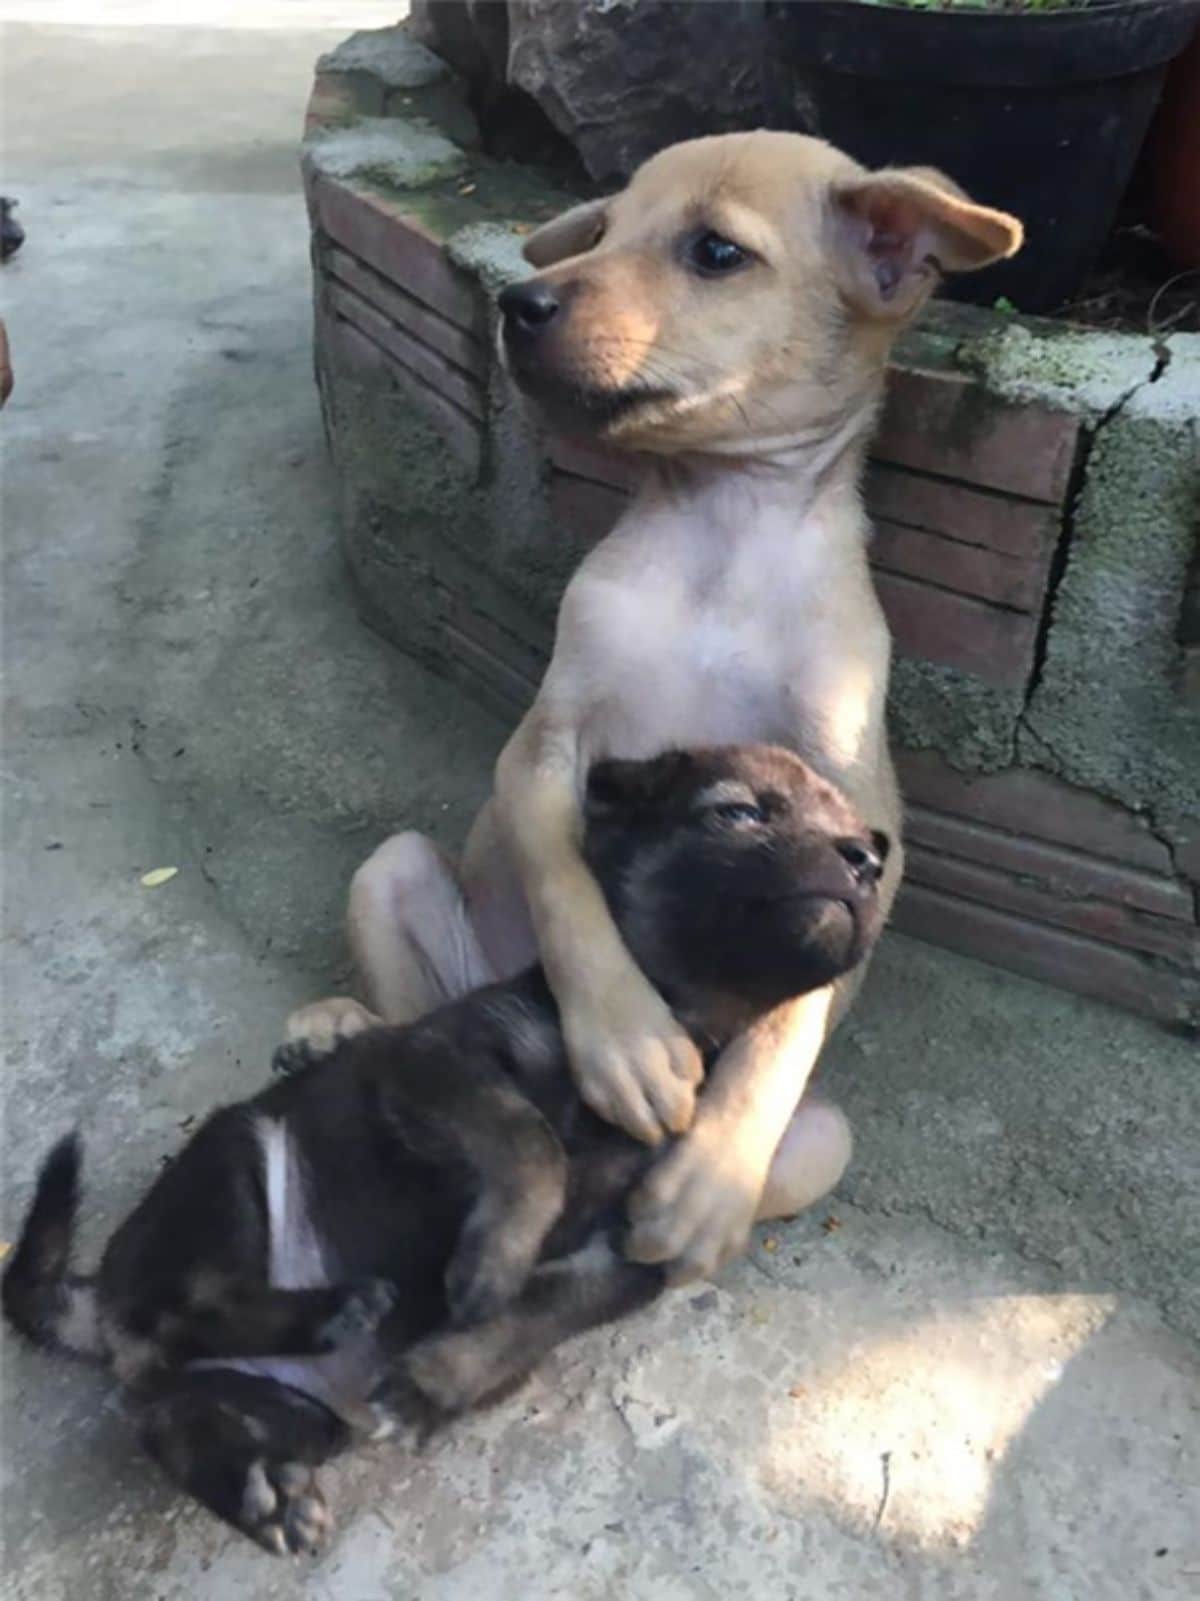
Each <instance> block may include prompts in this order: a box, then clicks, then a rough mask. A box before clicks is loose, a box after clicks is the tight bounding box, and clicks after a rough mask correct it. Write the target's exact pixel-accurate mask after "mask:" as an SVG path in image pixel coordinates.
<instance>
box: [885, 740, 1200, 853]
mask: <svg viewBox="0 0 1200 1601" xmlns="http://www.w3.org/2000/svg"><path fill="white" fill-rule="evenodd" d="M893 754H894V756H895V760H896V770H897V772H898V773H899V775H900V787H901V789H902V790H903V791H904V793H905V796H906V798H907V799H908V800H910V801H916V802H918V803H919V804H920V805H922V806H926V807H932V808H933V809H934V810H937V811H943V812H952V813H954V814H955V815H957V816H960V817H967V818H973V819H974V820H975V821H976V822H979V823H990V824H991V825H992V826H993V827H995V828H1002V829H1009V830H1011V831H1012V832H1014V833H1018V834H1029V835H1032V836H1033V837H1034V838H1035V839H1043V840H1051V841H1053V842H1055V843H1056V844H1059V845H1069V846H1071V847H1072V848H1073V849H1075V850H1080V851H1087V852H1091V853H1092V854H1094V855H1096V856H1103V857H1105V858H1107V859H1108V860H1109V861H1114V862H1125V863H1127V864H1128V865H1129V866H1132V867H1144V868H1146V869H1148V870H1149V871H1150V872H1152V873H1161V874H1163V875H1164V876H1165V877H1168V878H1169V877H1171V876H1172V872H1173V869H1172V864H1171V854H1170V852H1169V851H1168V850H1167V847H1166V846H1165V845H1163V844H1162V843H1161V841H1159V840H1157V839H1155V838H1154V836H1153V835H1152V834H1151V833H1150V831H1149V829H1148V828H1147V827H1146V825H1145V823H1143V821H1142V819H1141V818H1140V817H1137V816H1135V815H1134V813H1132V812H1129V811H1126V809H1125V808H1124V807H1123V806H1119V805H1117V803H1116V802H1115V801H1110V800H1104V799H1103V798H1102V797H1101V796H1099V795H1093V794H1092V793H1091V792H1090V791H1089V790H1085V789H1078V788H1076V787H1075V786H1074V785H1071V784H1064V783H1063V782H1062V780H1061V779H1058V778H1052V777H1051V776H1050V775H1049V774H1048V773H1035V772H1031V771H1030V770H1029V769H1028V768H1025V767H1013V768H1010V769H1009V770H1008V771H1007V772H1004V773H961V772H959V771H958V769H957V768H955V767H951V766H950V764H949V763H948V762H946V761H944V760H943V759H942V757H941V756H939V755H937V753H936V752H934V751H924V750H922V751H915V750H897V751H895V752H894V753H893ZM1198 876H1200V875H1198Z"/></svg>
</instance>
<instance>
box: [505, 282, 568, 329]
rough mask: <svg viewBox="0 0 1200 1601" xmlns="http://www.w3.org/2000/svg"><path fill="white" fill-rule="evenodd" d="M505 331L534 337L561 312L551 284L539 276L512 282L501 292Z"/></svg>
mask: <svg viewBox="0 0 1200 1601" xmlns="http://www.w3.org/2000/svg"><path fill="white" fill-rule="evenodd" d="M499 305H500V310H501V312H502V313H503V316H504V331H505V332H506V333H507V334H508V335H509V336H510V337H511V336H512V335H514V334H519V335H523V336H524V337H525V338H526V339H532V338H533V337H535V336H536V335H537V334H540V333H541V331H542V329H543V328H545V326H546V324H547V323H548V322H551V321H553V319H554V318H555V317H556V316H557V315H558V309H559V300H558V296H557V295H556V294H555V293H554V291H553V289H551V288H550V287H549V285H548V284H543V283H539V282H538V281H537V279H536V278H534V279H532V280H530V282H528V283H523V284H510V285H509V286H508V288H507V289H505V290H504V291H503V293H502V294H501V296H500V301H499Z"/></svg>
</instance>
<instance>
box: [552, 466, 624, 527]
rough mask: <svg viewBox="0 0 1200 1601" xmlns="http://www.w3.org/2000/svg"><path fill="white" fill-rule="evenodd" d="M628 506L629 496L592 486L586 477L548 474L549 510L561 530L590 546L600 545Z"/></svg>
mask: <svg viewBox="0 0 1200 1601" xmlns="http://www.w3.org/2000/svg"><path fill="white" fill-rule="evenodd" d="M628 506H629V496H628V495H622V494H620V493H619V492H618V491H617V490H615V489H610V488H609V487H608V486H607V485H606V484H597V483H592V482H591V481H590V480H589V479H587V478H576V477H575V476H574V474H572V473H564V472H559V471H558V470H557V468H552V469H551V472H550V509H551V511H552V512H553V514H554V521H555V523H556V524H557V525H558V526H559V527H560V528H569V529H570V530H571V531H572V532H573V533H575V534H579V535H582V537H583V538H584V539H586V540H588V541H590V542H591V543H592V544H597V545H598V544H599V543H600V541H601V540H602V539H603V538H604V536H605V535H606V534H607V533H609V532H611V530H612V527H613V524H614V523H615V522H616V520H617V518H618V517H619V516H620V515H621V513H622V512H623V511H625V510H626V509H627V508H628Z"/></svg>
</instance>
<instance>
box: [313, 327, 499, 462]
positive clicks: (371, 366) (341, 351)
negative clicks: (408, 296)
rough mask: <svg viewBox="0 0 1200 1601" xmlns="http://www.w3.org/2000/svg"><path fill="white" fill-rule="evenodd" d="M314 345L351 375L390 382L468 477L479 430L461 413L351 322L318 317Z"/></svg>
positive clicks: (477, 455)
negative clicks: (433, 430) (426, 421)
mask: <svg viewBox="0 0 1200 1601" xmlns="http://www.w3.org/2000/svg"><path fill="white" fill-rule="evenodd" d="M317 326H318V344H319V347H320V349H321V350H322V352H323V353H324V355H325V357H326V359H328V360H333V361H334V362H337V363H341V364H343V365H345V366H346V367H347V368H348V369H349V370H350V372H351V373H353V374H355V375H358V376H362V375H367V374H369V375H371V376H372V377H377V378H378V377H382V378H384V379H386V380H387V381H388V382H390V383H393V384H394V385H395V386H396V387H397V388H398V389H400V390H401V391H402V393H403V394H404V395H405V396H406V397H407V398H408V399H409V400H410V401H411V402H412V403H413V404H414V405H416V406H418V407H419V408H420V409H421V410H422V411H423V412H424V413H425V415H426V416H427V417H428V418H429V420H430V421H431V422H432V423H433V425H434V427H435V428H436V429H437V430H438V432H439V433H440V434H441V435H442V437H443V438H444V439H445V440H446V442H447V444H449V445H450V447H451V448H452V449H453V451H454V452H455V454H456V455H457V456H458V457H459V459H460V460H461V461H462V462H463V463H464V465H465V466H466V467H467V468H468V469H469V471H470V472H471V473H472V474H475V473H478V471H479V466H480V461H481V458H482V451H483V442H482V430H481V428H480V426H479V424H478V423H476V422H473V421H472V420H471V418H470V417H468V416H467V415H466V413H465V412H463V411H461V410H460V409H459V407H457V406H456V405H454V403H453V402H452V401H449V400H447V399H446V398H445V397H444V396H443V395H439V394H438V393H437V391H436V390H434V389H431V388H430V387H429V385H428V384H425V383H422V382H421V380H420V379H419V378H417V377H416V376H415V375H414V374H413V373H411V372H409V371H408V370H407V368H405V367H402V366H401V365H400V364H399V362H397V361H396V360H395V359H394V358H393V357H392V356H391V355H389V354H388V352H387V351H386V350H384V349H382V348H381V347H380V346H379V345H377V344H375V342H374V341H373V340H372V339H370V338H369V337H368V335H367V334H365V333H363V331H362V330H361V329H360V328H358V327H356V326H355V325H354V324H353V323H350V322H346V321H345V320H344V319H343V318H341V317H335V316H334V315H333V314H332V312H329V311H327V312H325V313H323V314H322V315H321V316H320V317H319V318H318V325H317Z"/></svg>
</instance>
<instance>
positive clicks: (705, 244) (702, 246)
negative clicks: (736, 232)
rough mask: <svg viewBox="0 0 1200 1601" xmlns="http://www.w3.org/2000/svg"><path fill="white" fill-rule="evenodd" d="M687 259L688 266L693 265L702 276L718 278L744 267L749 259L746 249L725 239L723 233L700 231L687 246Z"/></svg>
mask: <svg viewBox="0 0 1200 1601" xmlns="http://www.w3.org/2000/svg"><path fill="white" fill-rule="evenodd" d="M687 259H688V264H689V266H691V267H693V268H694V269H695V270H696V271H697V272H698V273H699V274H700V275H701V276H702V277H704V278H719V277H720V276H721V275H722V274H723V273H727V272H736V271H737V269H738V268H739V267H744V266H745V264H746V263H747V262H748V261H749V260H750V254H749V252H748V251H746V250H743V249H742V247H741V245H735V244H734V242H733V240H732V239H726V238H725V236H724V235H723V234H719V233H713V232H712V230H711V229H710V230H709V232H708V233H702V234H701V235H700V237H699V238H698V239H693V240H692V242H691V244H690V245H689V246H688V252H687Z"/></svg>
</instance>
